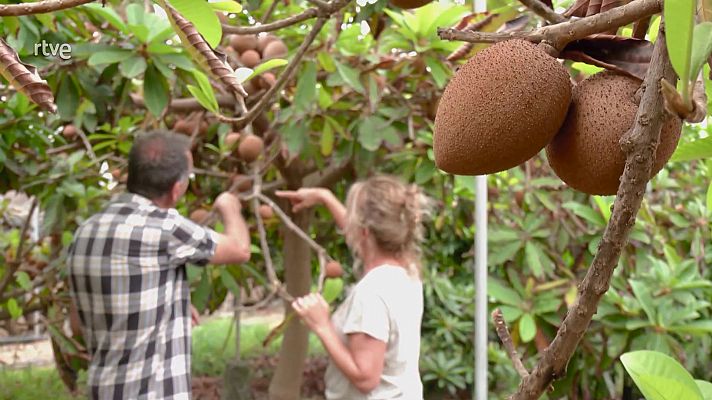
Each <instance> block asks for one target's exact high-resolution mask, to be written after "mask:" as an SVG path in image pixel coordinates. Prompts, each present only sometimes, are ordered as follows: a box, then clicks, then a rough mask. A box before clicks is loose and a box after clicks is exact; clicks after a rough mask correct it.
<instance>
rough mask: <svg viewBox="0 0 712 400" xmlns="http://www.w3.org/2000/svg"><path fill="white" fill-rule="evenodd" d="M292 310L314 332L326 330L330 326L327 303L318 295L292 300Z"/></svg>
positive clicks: (312, 294)
mask: <svg viewBox="0 0 712 400" xmlns="http://www.w3.org/2000/svg"><path fill="white" fill-rule="evenodd" d="M292 308H294V311H296V313H297V314H298V315H299V316H300V317H301V318H302V321H304V323H305V324H306V325H307V326H308V327H309V329H311V330H313V331H314V332H318V331H319V330H320V329H323V328H327V327H329V325H330V324H331V320H330V319H329V303H327V302H326V300H324V298H323V297H322V296H321V294H319V293H311V294H308V295H306V296H304V297H300V298H298V299H296V300H294V301H293V302H292Z"/></svg>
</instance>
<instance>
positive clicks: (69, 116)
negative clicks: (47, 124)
mask: <svg viewBox="0 0 712 400" xmlns="http://www.w3.org/2000/svg"><path fill="white" fill-rule="evenodd" d="M77 107H79V89H77V85H76V84H75V83H74V79H72V77H71V76H69V75H64V77H63V78H61V81H60V83H59V89H58V91H57V112H59V116H60V117H61V118H62V119H63V120H65V121H71V120H73V119H74V113H75V112H76V111H77Z"/></svg>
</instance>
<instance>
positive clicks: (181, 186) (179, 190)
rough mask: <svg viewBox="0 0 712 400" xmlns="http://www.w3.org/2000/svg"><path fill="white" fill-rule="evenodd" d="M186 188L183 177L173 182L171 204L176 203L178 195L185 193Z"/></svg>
mask: <svg viewBox="0 0 712 400" xmlns="http://www.w3.org/2000/svg"><path fill="white" fill-rule="evenodd" d="M186 189H187V182H185V181H184V180H183V179H180V180H178V181H177V182H176V183H174V184H173V187H172V188H171V202H172V203H173V204H175V203H177V202H178V200H179V199H180V197H181V196H183V194H184V193H185V191H186Z"/></svg>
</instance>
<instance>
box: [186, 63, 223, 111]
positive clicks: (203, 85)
mask: <svg viewBox="0 0 712 400" xmlns="http://www.w3.org/2000/svg"><path fill="white" fill-rule="evenodd" d="M193 77H194V78H195V80H196V82H197V83H198V86H197V87H196V86H193V85H187V87H188V91H190V93H191V94H192V95H193V96H195V98H196V100H198V103H200V105H201V106H203V107H205V108H206V109H207V110H210V111H212V112H214V113H216V112H217V111H218V108H219V107H218V100H217V99H216V98H215V92H213V87H212V85H210V81H209V80H208V77H207V76H205V74H204V73H202V72H200V71H199V70H193Z"/></svg>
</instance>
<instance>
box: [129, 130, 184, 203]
mask: <svg viewBox="0 0 712 400" xmlns="http://www.w3.org/2000/svg"><path fill="white" fill-rule="evenodd" d="M188 151H190V139H189V138H188V137H187V136H184V135H179V134H175V133H170V132H167V131H163V130H158V131H151V132H146V133H143V134H139V135H138V136H137V137H136V139H135V140H134V143H133V146H132V147H131V152H130V153H129V177H128V182H127V184H126V186H127V189H128V191H129V192H131V193H136V194H139V195H141V196H144V197H147V198H149V199H155V198H158V197H161V196H163V195H165V194H166V193H168V192H170V190H171V188H173V185H174V184H175V183H176V182H178V181H179V180H181V179H184V178H187V174H188V156H187V154H186V153H187V152H188Z"/></svg>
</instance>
